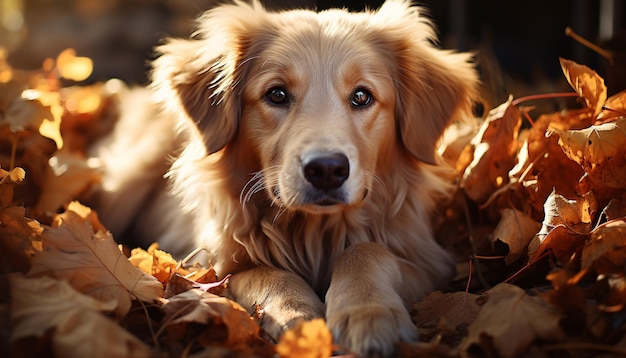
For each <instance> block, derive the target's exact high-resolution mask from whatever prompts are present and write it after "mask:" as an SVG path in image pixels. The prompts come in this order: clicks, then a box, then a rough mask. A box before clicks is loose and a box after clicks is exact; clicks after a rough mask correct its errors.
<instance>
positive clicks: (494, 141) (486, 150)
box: [461, 97, 522, 203]
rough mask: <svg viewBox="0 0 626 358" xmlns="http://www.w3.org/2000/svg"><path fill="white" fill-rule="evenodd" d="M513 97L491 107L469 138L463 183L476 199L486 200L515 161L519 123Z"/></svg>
mask: <svg viewBox="0 0 626 358" xmlns="http://www.w3.org/2000/svg"><path fill="white" fill-rule="evenodd" d="M512 101H513V98H512V97H509V100H508V101H507V102H505V103H503V104H501V105H500V106H499V107H497V108H495V109H493V110H491V112H489V116H488V117H487V119H486V120H485V122H484V123H483V125H482V126H481V128H480V130H479V131H478V133H477V134H476V136H475V137H474V139H473V140H472V142H471V144H470V145H471V146H472V148H473V152H474V155H473V160H472V162H471V163H470V164H469V165H468V167H467V168H466V169H465V172H464V173H463V179H462V182H461V185H462V187H463V188H464V189H465V192H466V193H467V195H468V196H469V197H470V198H471V199H472V200H474V201H476V202H478V203H483V202H485V201H486V200H487V199H488V198H489V197H490V196H491V194H493V192H495V191H496V190H497V189H498V188H499V187H501V186H502V185H504V184H506V182H507V181H508V175H507V174H508V172H509V170H511V168H512V167H513V165H514V164H515V153H516V151H517V135H518V132H519V128H520V126H521V123H522V119H521V116H520V111H519V109H518V108H517V107H516V106H514V105H512V104H511V103H512Z"/></svg>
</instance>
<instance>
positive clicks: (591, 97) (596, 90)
mask: <svg viewBox="0 0 626 358" xmlns="http://www.w3.org/2000/svg"><path fill="white" fill-rule="evenodd" d="M559 61H560V62H561V68H562V69H563V73H564V74H565V78H567V81H568V82H569V84H570V85H571V86H572V88H573V89H574V90H575V91H576V93H578V96H579V97H581V98H582V99H583V100H584V101H585V104H586V105H587V108H589V110H591V111H592V113H593V116H594V117H595V116H597V115H598V114H599V113H600V111H601V110H602V106H603V105H604V102H605V101H606V96H607V90H606V86H605V85H604V80H603V79H602V77H600V76H598V74H597V73H596V72H595V71H593V70H592V69H590V68H589V67H587V66H585V65H579V64H577V63H576V62H574V61H570V60H566V59H564V58H560V59H559Z"/></svg>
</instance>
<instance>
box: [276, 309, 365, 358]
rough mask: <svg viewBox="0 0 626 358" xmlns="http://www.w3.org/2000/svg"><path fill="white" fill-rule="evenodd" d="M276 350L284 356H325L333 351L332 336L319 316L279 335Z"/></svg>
mask: <svg viewBox="0 0 626 358" xmlns="http://www.w3.org/2000/svg"><path fill="white" fill-rule="evenodd" d="M372 328H373V327H372ZM276 352H277V353H278V355H279V356H280V357H284V358H286V357H289V358H296V357H298V358H327V357H330V356H331V355H332V352H333V336H332V334H331V333H330V330H329V329H328V327H327V326H326V322H325V321H324V320H323V319H321V318H318V319H314V320H311V321H302V322H300V323H299V324H298V325H296V326H295V327H293V328H291V329H289V330H287V331H286V332H285V333H284V334H283V335H282V336H281V337H280V341H279V342H278V345H276Z"/></svg>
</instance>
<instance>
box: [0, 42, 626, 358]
mask: <svg viewBox="0 0 626 358" xmlns="http://www.w3.org/2000/svg"><path fill="white" fill-rule="evenodd" d="M5 57H6V54H5V53H1V52H0V146H1V148H2V151H0V165H1V166H2V168H4V169H0V269H1V273H0V322H1V324H0V339H1V341H0V355H3V356H9V355H10V356H44V355H45V356H52V355H54V356H63V357H74V356H80V357H84V356H92V357H99V356H102V357H127V356H133V357H144V356H145V357H148V356H156V355H159V356H206V355H210V356H230V355H236V356H262V357H263V356H281V357H328V356H331V355H332V354H333V352H335V354H336V353H337V352H343V353H346V354H349V352H347V351H346V350H345V348H344V347H338V346H335V345H333V342H332V336H331V334H330V332H329V331H328V328H327V327H326V325H325V323H324V321H323V320H315V321H311V322H306V323H303V324H302V325H300V326H298V327H294V328H293V329H291V330H289V331H287V332H286V333H285V334H284V335H283V336H282V337H280V338H279V339H278V341H276V340H274V338H272V337H269V336H267V334H266V333H264V332H263V330H262V329H260V327H259V325H258V321H259V320H260V319H261V318H262V316H263V307H256V309H255V311H254V312H248V311H247V310H246V309H244V308H243V307H241V306H240V305H238V304H237V303H236V302H234V301H232V300H230V299H229V298H228V297H225V296H226V292H227V291H226V290H225V289H224V288H225V286H226V285H227V279H228V277H225V278H222V279H221V280H218V277H217V274H216V273H215V271H213V270H212V268H211V267H207V266H205V265H201V264H198V263H192V262H191V260H192V258H193V255H190V257H189V258H187V259H185V260H181V261H177V260H175V259H174V258H172V257H171V256H170V255H169V254H168V253H166V252H163V251H161V250H159V249H158V246H156V245H153V246H151V247H150V248H148V249H147V250H143V249H140V248H135V249H132V250H126V249H125V248H122V247H120V246H118V245H117V244H116V242H115V240H114V238H113V237H112V235H111V234H110V233H109V232H108V231H107V229H106V228H105V227H104V226H103V225H102V224H101V223H100V222H99V221H98V218H97V213H96V212H94V211H92V210H91V209H89V208H87V207H85V206H83V205H81V204H80V203H79V202H78V201H75V200H76V199H80V198H81V196H82V195H83V194H85V193H86V192H88V191H89V190H90V189H91V188H93V187H94V186H95V185H97V184H98V181H99V179H100V173H99V170H98V161H97V158H90V157H89V144H90V143H93V142H94V141H96V140H98V139H100V138H102V137H103V136H104V135H106V133H108V132H109V131H110V130H111V128H112V127H113V126H114V124H115V120H116V118H117V114H118V113H117V106H116V104H117V102H118V100H119V98H120V97H121V96H124V94H125V93H126V91H127V89H126V88H125V86H124V85H123V84H122V83H121V82H120V81H117V80H111V81H108V82H106V83H96V84H93V85H89V86H77V85H76V82H77V81H78V82H79V81H82V80H84V79H85V78H86V77H87V76H88V75H89V73H90V72H91V66H92V65H91V61H90V60H89V59H87V58H82V57H77V56H76V54H75V53H74V52H73V51H72V50H67V51H64V52H63V53H62V54H60V55H59V56H58V57H57V58H56V59H50V60H47V61H46V62H45V63H44V65H43V66H42V68H41V69H40V70H38V71H31V72H25V71H18V70H16V69H13V68H11V67H10V66H9V65H8V63H7V62H6V60H5ZM561 65H562V68H563V72H564V74H565V77H566V78H567V80H568V81H569V83H570V84H571V86H572V88H573V89H574V92H571V93H566V94H550V95H541V96H532V97H528V98H518V99H513V98H510V99H509V100H508V101H507V102H505V103H503V104H502V105H500V106H499V107H497V108H494V109H493V110H491V111H490V112H489V114H488V116H487V117H486V118H485V119H484V120H483V121H482V122H481V123H479V124H480V125H477V126H471V125H470V124H468V123H460V124H458V125H457V126H456V127H452V128H451V130H450V132H449V133H448V134H449V135H448V136H446V138H447V139H446V140H444V141H443V143H442V144H441V148H440V152H441V153H442V156H443V158H444V159H445V160H446V161H447V162H448V164H450V165H451V166H453V167H455V168H456V169H457V170H458V173H459V177H458V180H459V195H457V197H456V200H455V201H454V202H453V203H452V204H451V205H450V206H449V207H448V208H446V209H447V210H444V213H445V214H443V215H442V217H441V219H440V221H441V222H444V223H447V224H446V225H442V228H447V229H448V232H445V230H443V231H441V232H440V234H441V233H443V234H445V235H443V236H446V237H448V238H450V237H456V238H455V239H454V240H447V246H450V248H451V249H453V250H454V251H455V252H456V253H457V254H458V257H459V266H458V268H459V270H458V271H459V277H458V279H457V283H460V284H461V285H462V286H460V287H461V288H460V289H457V288H454V285H453V286H451V289H450V290H449V291H447V292H446V293H442V292H435V293H433V294H431V295H429V296H427V297H426V298H424V299H423V300H421V301H420V302H418V303H416V305H415V312H414V320H415V323H416V325H417V327H418V329H419V330H420V342H416V343H401V344H400V345H399V347H398V353H399V355H400V356H406V357H412V356H416V355H427V356H433V355H437V356H451V357H456V356H472V355H485V354H487V355H493V356H504V357H516V356H520V355H524V354H534V353H538V352H541V353H542V354H544V355H549V356H550V355H555V356H557V355H560V354H563V353H571V352H577V353H579V354H588V355H593V354H598V353H604V354H607V355H616V354H626V337H625V335H624V333H626V332H625V328H626V325H625V322H624V320H625V319H626V314H625V313H626V310H625V307H624V305H625V304H626V275H625V274H626V163H625V161H626V119H625V118H624V117H625V116H626V114H625V113H626V92H621V93H618V94H616V95H614V96H612V97H611V98H608V99H607V88H606V87H605V85H604V81H603V79H602V78H600V77H599V76H598V75H597V74H596V73H595V72H594V71H593V70H591V69H589V68H587V67H586V66H583V65H579V64H576V63H574V62H571V61H568V60H561ZM550 97H566V98H570V97H574V98H577V99H578V105H577V106H575V107H574V108H571V109H567V110H562V111H559V112H554V113H547V114H545V113H544V114H540V115H538V116H536V118H533V116H531V113H532V112H533V107H531V106H528V105H527V104H528V103H533V101H543V100H546V98H550ZM454 130H456V132H454ZM450 133H452V134H450ZM59 208H61V210H59ZM450 223H452V224H450ZM450 229H452V230H450ZM444 241H446V240H444ZM220 274H224V273H220ZM372 329H375V327H373V328H372Z"/></svg>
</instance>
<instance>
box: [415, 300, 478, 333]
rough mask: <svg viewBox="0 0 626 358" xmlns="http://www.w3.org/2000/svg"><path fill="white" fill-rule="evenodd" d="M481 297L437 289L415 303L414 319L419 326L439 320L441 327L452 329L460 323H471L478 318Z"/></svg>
mask: <svg viewBox="0 0 626 358" xmlns="http://www.w3.org/2000/svg"><path fill="white" fill-rule="evenodd" d="M479 297H480V296H479V295H476V294H473V293H467V292H450V293H442V292H440V291H435V292H433V293H431V294H429V295H428V296H426V297H424V298H423V299H422V300H420V301H419V302H418V303H416V304H415V305H414V308H415V311H416V314H415V316H414V317H413V321H414V322H415V324H416V325H417V326H418V327H422V326H426V325H432V324H433V322H435V321H439V322H438V324H437V325H438V326H439V327H440V328H441V327H442V326H446V328H448V329H451V330H452V329H454V328H456V327H458V326H460V325H469V324H470V323H472V322H473V321H474V320H475V319H476V316H477V315H478V312H479V310H480V306H479V305H478V304H477V303H476V299H477V298H479ZM442 321H445V322H443V323H442Z"/></svg>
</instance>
